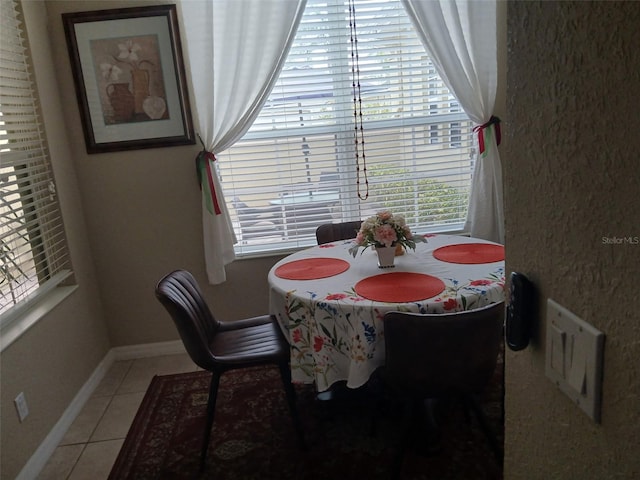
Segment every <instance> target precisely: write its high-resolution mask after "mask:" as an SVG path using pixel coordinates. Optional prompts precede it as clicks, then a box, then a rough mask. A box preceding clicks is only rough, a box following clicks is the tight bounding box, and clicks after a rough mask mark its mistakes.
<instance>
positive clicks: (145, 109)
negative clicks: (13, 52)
mask: <svg viewBox="0 0 640 480" xmlns="http://www.w3.org/2000/svg"><path fill="white" fill-rule="evenodd" d="M62 21H63V23H64V29H65V34H66V38H67V46H68V48H69V56H70V58H71V68H72V70H73V78H74V82H75V88H76V94H77V97H78V105H79V107H80V116H81V118H82V127H83V129H84V137H85V142H86V145H87V152H88V153H100V152H113V151H119V150H132V149H138V148H155V147H166V146H174V145H189V144H194V143H195V136H194V133H193V123H192V120H191V110H190V107H189V96H188V92H187V87H186V81H185V69H184V63H183V60H182V49H181V44H180V35H179V32H178V19H177V14H176V6H175V5H159V6H151V7H134V8H122V9H115V10H96V11H93V12H75V13H65V14H63V15H62Z"/></svg>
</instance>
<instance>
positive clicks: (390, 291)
mask: <svg viewBox="0 0 640 480" xmlns="http://www.w3.org/2000/svg"><path fill="white" fill-rule="evenodd" d="M444 288H445V287H444V283H443V282H442V280H440V279H439V278H436V277H432V276H431V275H424V274H422V273H412V272H395V273H385V274H382V275H375V276H373V277H369V278H365V279H364V280H360V281H359V282H358V283H356V286H355V287H354V290H355V291H356V293H357V294H358V295H360V296H361V297H364V298H368V299H369V300H374V301H376V302H389V303H404V302H416V301H418V300H424V299H425V298H431V297H435V296H436V295H437V294H439V293H440V292H442V291H443V290H444Z"/></svg>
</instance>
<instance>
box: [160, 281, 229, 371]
mask: <svg viewBox="0 0 640 480" xmlns="http://www.w3.org/2000/svg"><path fill="white" fill-rule="evenodd" d="M156 297H157V298H158V300H159V301H160V303H161V304H162V305H163V306H164V307H165V308H166V309H167V311H168V312H169V314H170V315H171V318H172V320H173V322H174V323H175V325H176V328H177V329H178V333H179V334H180V338H181V339H182V342H183V343H184V346H185V349H186V350H187V353H188V354H189V356H190V357H191V359H192V360H193V361H194V362H195V364H196V365H198V366H199V367H200V368H204V369H209V368H211V362H212V360H213V353H212V352H211V350H210V348H209V345H210V343H211V340H212V339H213V337H214V335H215V334H216V332H217V330H218V328H219V324H218V322H217V321H216V319H215V318H214V316H213V315H212V313H211V311H210V310H209V307H208V306H207V303H206V302H205V300H204V297H203V295H202V291H201V290H200V287H199V285H198V283H197V282H196V280H195V278H194V277H193V275H191V273H189V272H187V271H185V270H176V271H174V272H171V273H169V274H168V275H166V276H165V277H164V278H162V279H161V280H160V282H158V285H157V287H156Z"/></svg>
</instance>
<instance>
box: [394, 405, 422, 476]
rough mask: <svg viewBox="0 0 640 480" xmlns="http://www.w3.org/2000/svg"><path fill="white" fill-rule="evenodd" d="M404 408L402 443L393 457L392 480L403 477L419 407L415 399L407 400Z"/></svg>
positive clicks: (400, 442)
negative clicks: (406, 453)
mask: <svg viewBox="0 0 640 480" xmlns="http://www.w3.org/2000/svg"><path fill="white" fill-rule="evenodd" d="M403 407H404V412H403V421H402V433H401V437H400V441H399V442H398V444H399V445H398V449H397V450H396V454H395V455H394V457H393V463H392V464H391V478H392V480H396V479H399V478H401V476H402V461H403V460H404V455H405V452H406V450H407V447H408V446H409V443H410V440H411V434H412V432H413V423H414V421H415V418H416V413H417V412H418V408H419V405H418V403H417V402H416V400H414V399H406V400H405V402H404V405H403Z"/></svg>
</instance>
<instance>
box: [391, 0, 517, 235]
mask: <svg viewBox="0 0 640 480" xmlns="http://www.w3.org/2000/svg"><path fill="white" fill-rule="evenodd" d="M402 3H403V5H404V7H405V9H406V10H407V13H408V15H409V17H410V18H411V20H412V22H413V24H414V26H415V28H416V30H417V31H418V35H419V36H420V39H421V40H422V42H423V43H424V45H425V48H426V49H427V52H428V53H429V55H430V56H431V59H432V60H433V62H434V64H435V66H436V68H437V70H438V73H439V74H440V76H441V77H442V79H443V80H444V82H445V83H446V85H447V86H448V87H449V89H450V90H451V91H452V92H453V93H454V95H455V96H456V97H457V98H458V100H459V101H460V104H461V105H462V108H463V109H464V111H465V112H466V113H467V115H469V118H471V120H472V121H473V122H474V123H476V124H477V125H478V127H476V128H477V131H478V137H479V148H478V149H477V150H476V153H475V155H476V158H475V168H474V174H473V181H472V185H471V195H470V198H469V212H468V216H467V222H466V225H465V228H466V229H467V231H469V232H470V233H471V235H472V236H474V237H478V238H484V239H486V240H491V241H494V242H499V243H504V210H503V194H502V166H501V163H500V154H499V152H498V148H497V145H498V140H499V123H495V120H496V119H495V118H494V117H493V109H494V106H495V99H496V89H497V83H498V52H497V47H498V43H497V42H498V36H497V8H498V6H497V1H496V0H482V1H477V0H476V1H471V0H430V1H424V0H402ZM481 150H482V151H481Z"/></svg>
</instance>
